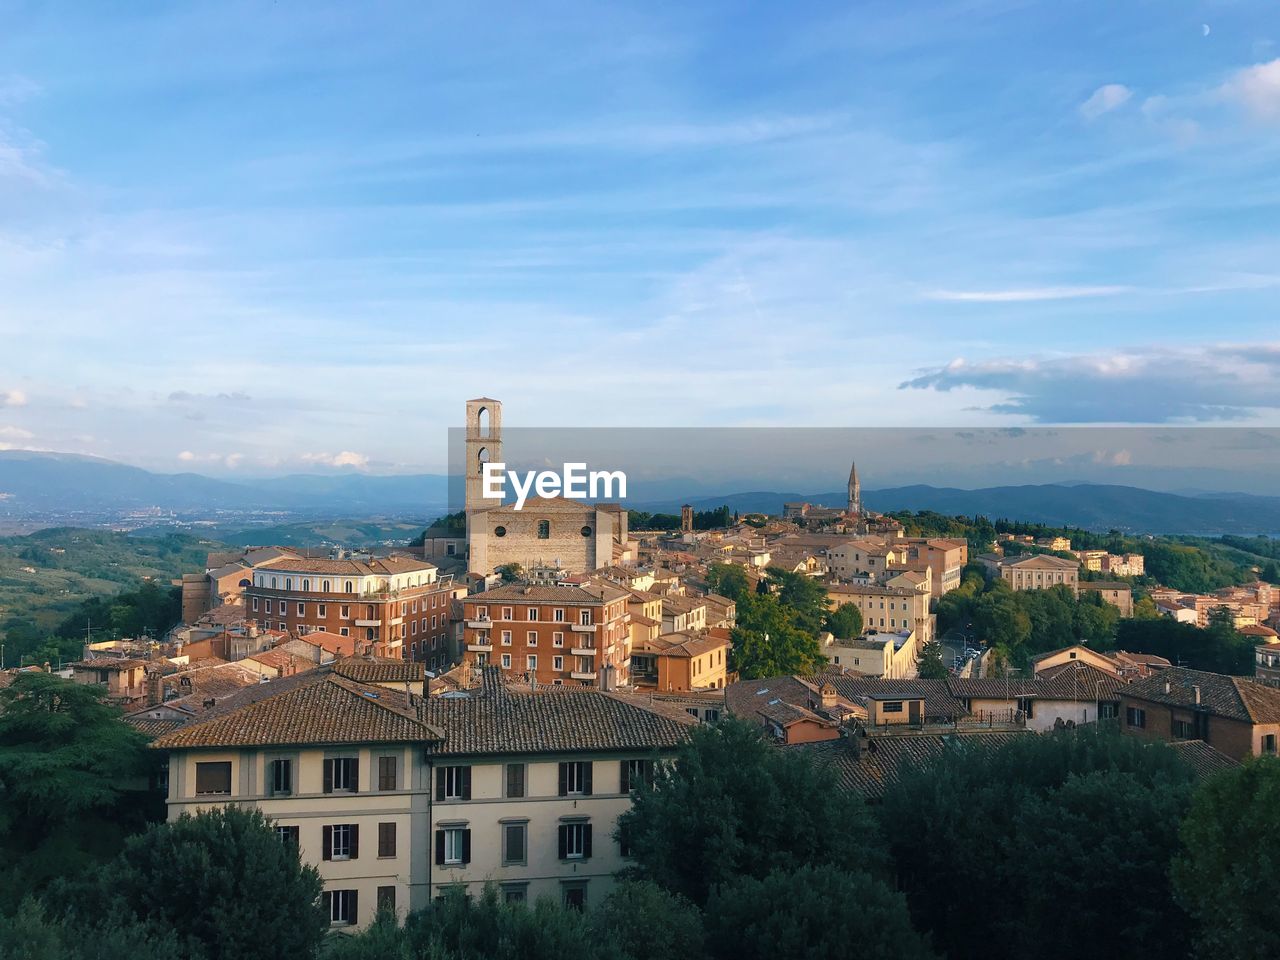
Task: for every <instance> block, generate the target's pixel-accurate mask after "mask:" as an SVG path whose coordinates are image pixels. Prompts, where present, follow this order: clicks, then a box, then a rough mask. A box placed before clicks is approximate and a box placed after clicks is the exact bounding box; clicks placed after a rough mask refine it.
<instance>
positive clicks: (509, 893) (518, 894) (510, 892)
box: [502, 883, 529, 903]
mask: <svg viewBox="0 0 1280 960" xmlns="http://www.w3.org/2000/svg"><path fill="white" fill-rule="evenodd" d="M502 899H503V901H504V902H506V903H526V902H528V900H529V885H528V884H527V883H504V884H503V885H502Z"/></svg>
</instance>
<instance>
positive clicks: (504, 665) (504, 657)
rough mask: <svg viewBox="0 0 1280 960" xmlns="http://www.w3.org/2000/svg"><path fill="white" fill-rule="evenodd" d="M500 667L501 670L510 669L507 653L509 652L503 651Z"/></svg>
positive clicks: (509, 659)
mask: <svg viewBox="0 0 1280 960" xmlns="http://www.w3.org/2000/svg"><path fill="white" fill-rule="evenodd" d="M502 669H503V670H510V669H511V654H509V653H504V654H503V655H502Z"/></svg>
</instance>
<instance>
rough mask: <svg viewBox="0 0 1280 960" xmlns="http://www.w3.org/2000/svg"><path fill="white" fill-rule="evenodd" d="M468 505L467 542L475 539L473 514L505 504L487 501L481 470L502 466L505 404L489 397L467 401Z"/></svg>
mask: <svg viewBox="0 0 1280 960" xmlns="http://www.w3.org/2000/svg"><path fill="white" fill-rule="evenodd" d="M466 442H467V470H466V483H467V486H466V504H465V510H466V514H467V539H468V541H470V539H471V515H472V513H474V512H475V511H476V510H478V509H482V508H484V507H492V506H497V505H498V504H499V503H501V502H502V501H500V500H495V499H493V498H489V499H485V496H484V480H483V476H482V474H481V471H482V470H483V469H484V465H485V464H486V463H502V462H503V461H502V404H501V403H500V402H499V401H497V400H492V399H490V398H489V397H479V398H478V399H475V400H468V401H467V441H466Z"/></svg>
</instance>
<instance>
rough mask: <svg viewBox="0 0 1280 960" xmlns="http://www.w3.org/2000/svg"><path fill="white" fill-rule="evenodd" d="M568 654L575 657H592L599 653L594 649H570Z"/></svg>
mask: <svg viewBox="0 0 1280 960" xmlns="http://www.w3.org/2000/svg"><path fill="white" fill-rule="evenodd" d="M569 652H570V653H572V654H573V655H574V656H575V657H594V656H595V655H596V654H597V653H599V652H600V651H599V650H597V649H596V648H595V647H570V648H569Z"/></svg>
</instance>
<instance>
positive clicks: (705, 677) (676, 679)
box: [631, 630, 732, 693]
mask: <svg viewBox="0 0 1280 960" xmlns="http://www.w3.org/2000/svg"><path fill="white" fill-rule="evenodd" d="M731 646H732V644H731V643H730V642H729V631H728V630H709V631H707V632H706V633H702V634H697V635H694V634H690V633H666V634H661V635H660V636H657V637H652V638H649V639H646V640H642V641H640V642H639V643H637V644H636V645H635V646H633V647H632V649H631V682H632V683H633V684H634V685H635V686H637V687H654V688H655V689H657V690H660V691H662V692H664V693H666V692H676V691H679V692H688V691H693V690H720V689H723V687H724V685H725V678H726V677H727V676H728V663H729V648H730V647H731Z"/></svg>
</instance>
